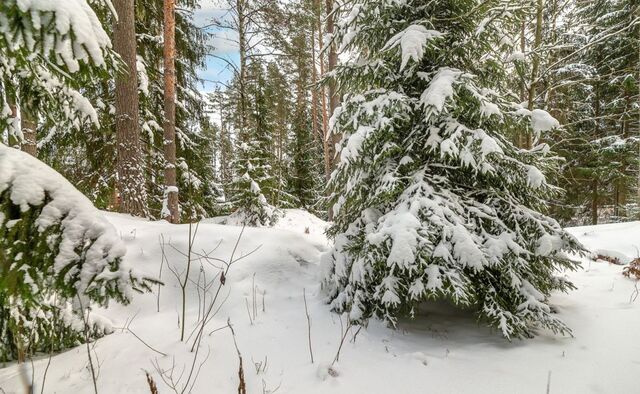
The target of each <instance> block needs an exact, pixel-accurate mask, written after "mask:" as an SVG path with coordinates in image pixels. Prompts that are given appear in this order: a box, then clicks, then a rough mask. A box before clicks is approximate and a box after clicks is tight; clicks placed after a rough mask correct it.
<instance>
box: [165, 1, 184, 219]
mask: <svg viewBox="0 0 640 394" xmlns="http://www.w3.org/2000/svg"><path fill="white" fill-rule="evenodd" d="M175 6H176V4H175V0H164V118H165V119H164V159H165V162H166V164H165V166H166V167H165V170H164V182H165V193H166V195H165V198H166V209H163V212H162V215H163V219H165V220H167V221H168V222H170V223H179V222H180V212H179V206H178V183H177V174H176V67H175V57H176V41H175V33H176V20H175Z"/></svg>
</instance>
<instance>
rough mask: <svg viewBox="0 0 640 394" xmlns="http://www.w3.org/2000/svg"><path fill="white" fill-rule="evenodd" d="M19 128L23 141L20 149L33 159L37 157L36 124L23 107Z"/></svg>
mask: <svg viewBox="0 0 640 394" xmlns="http://www.w3.org/2000/svg"><path fill="white" fill-rule="evenodd" d="M21 128H22V138H23V141H22V145H21V147H20V148H21V149H22V151H23V152H26V153H28V154H30V155H31V156H33V157H38V146H37V137H36V130H37V128H38V124H37V123H36V121H35V120H34V117H33V116H32V114H31V112H30V111H29V110H27V109H26V108H25V107H23V108H22V117H21Z"/></svg>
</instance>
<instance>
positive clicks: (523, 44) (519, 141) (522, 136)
mask: <svg viewBox="0 0 640 394" xmlns="http://www.w3.org/2000/svg"><path fill="white" fill-rule="evenodd" d="M526 33H527V28H526V22H525V21H524V20H523V21H522V24H521V25H520V52H521V53H522V54H524V53H526V50H527V36H526ZM520 100H522V102H524V101H525V100H527V83H526V79H525V78H524V77H523V78H522V83H521V84H520ZM526 139H527V134H526V132H524V131H519V132H518V133H517V135H516V136H515V143H516V145H517V146H518V148H521V149H524V147H525V145H526Z"/></svg>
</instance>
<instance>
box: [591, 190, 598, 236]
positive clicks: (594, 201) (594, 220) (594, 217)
mask: <svg viewBox="0 0 640 394" xmlns="http://www.w3.org/2000/svg"><path fill="white" fill-rule="evenodd" d="M591 224H593V225H596V224H598V180H597V179H594V180H593V181H592V182H591Z"/></svg>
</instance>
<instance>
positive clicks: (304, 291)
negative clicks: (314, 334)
mask: <svg viewBox="0 0 640 394" xmlns="http://www.w3.org/2000/svg"><path fill="white" fill-rule="evenodd" d="M302 299H303V300H304V313H305V314H306V315H307V332H308V339H309V356H311V364H313V348H312V347H311V317H310V316H309V309H308V308H307V293H306V289H304V288H303V289H302Z"/></svg>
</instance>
